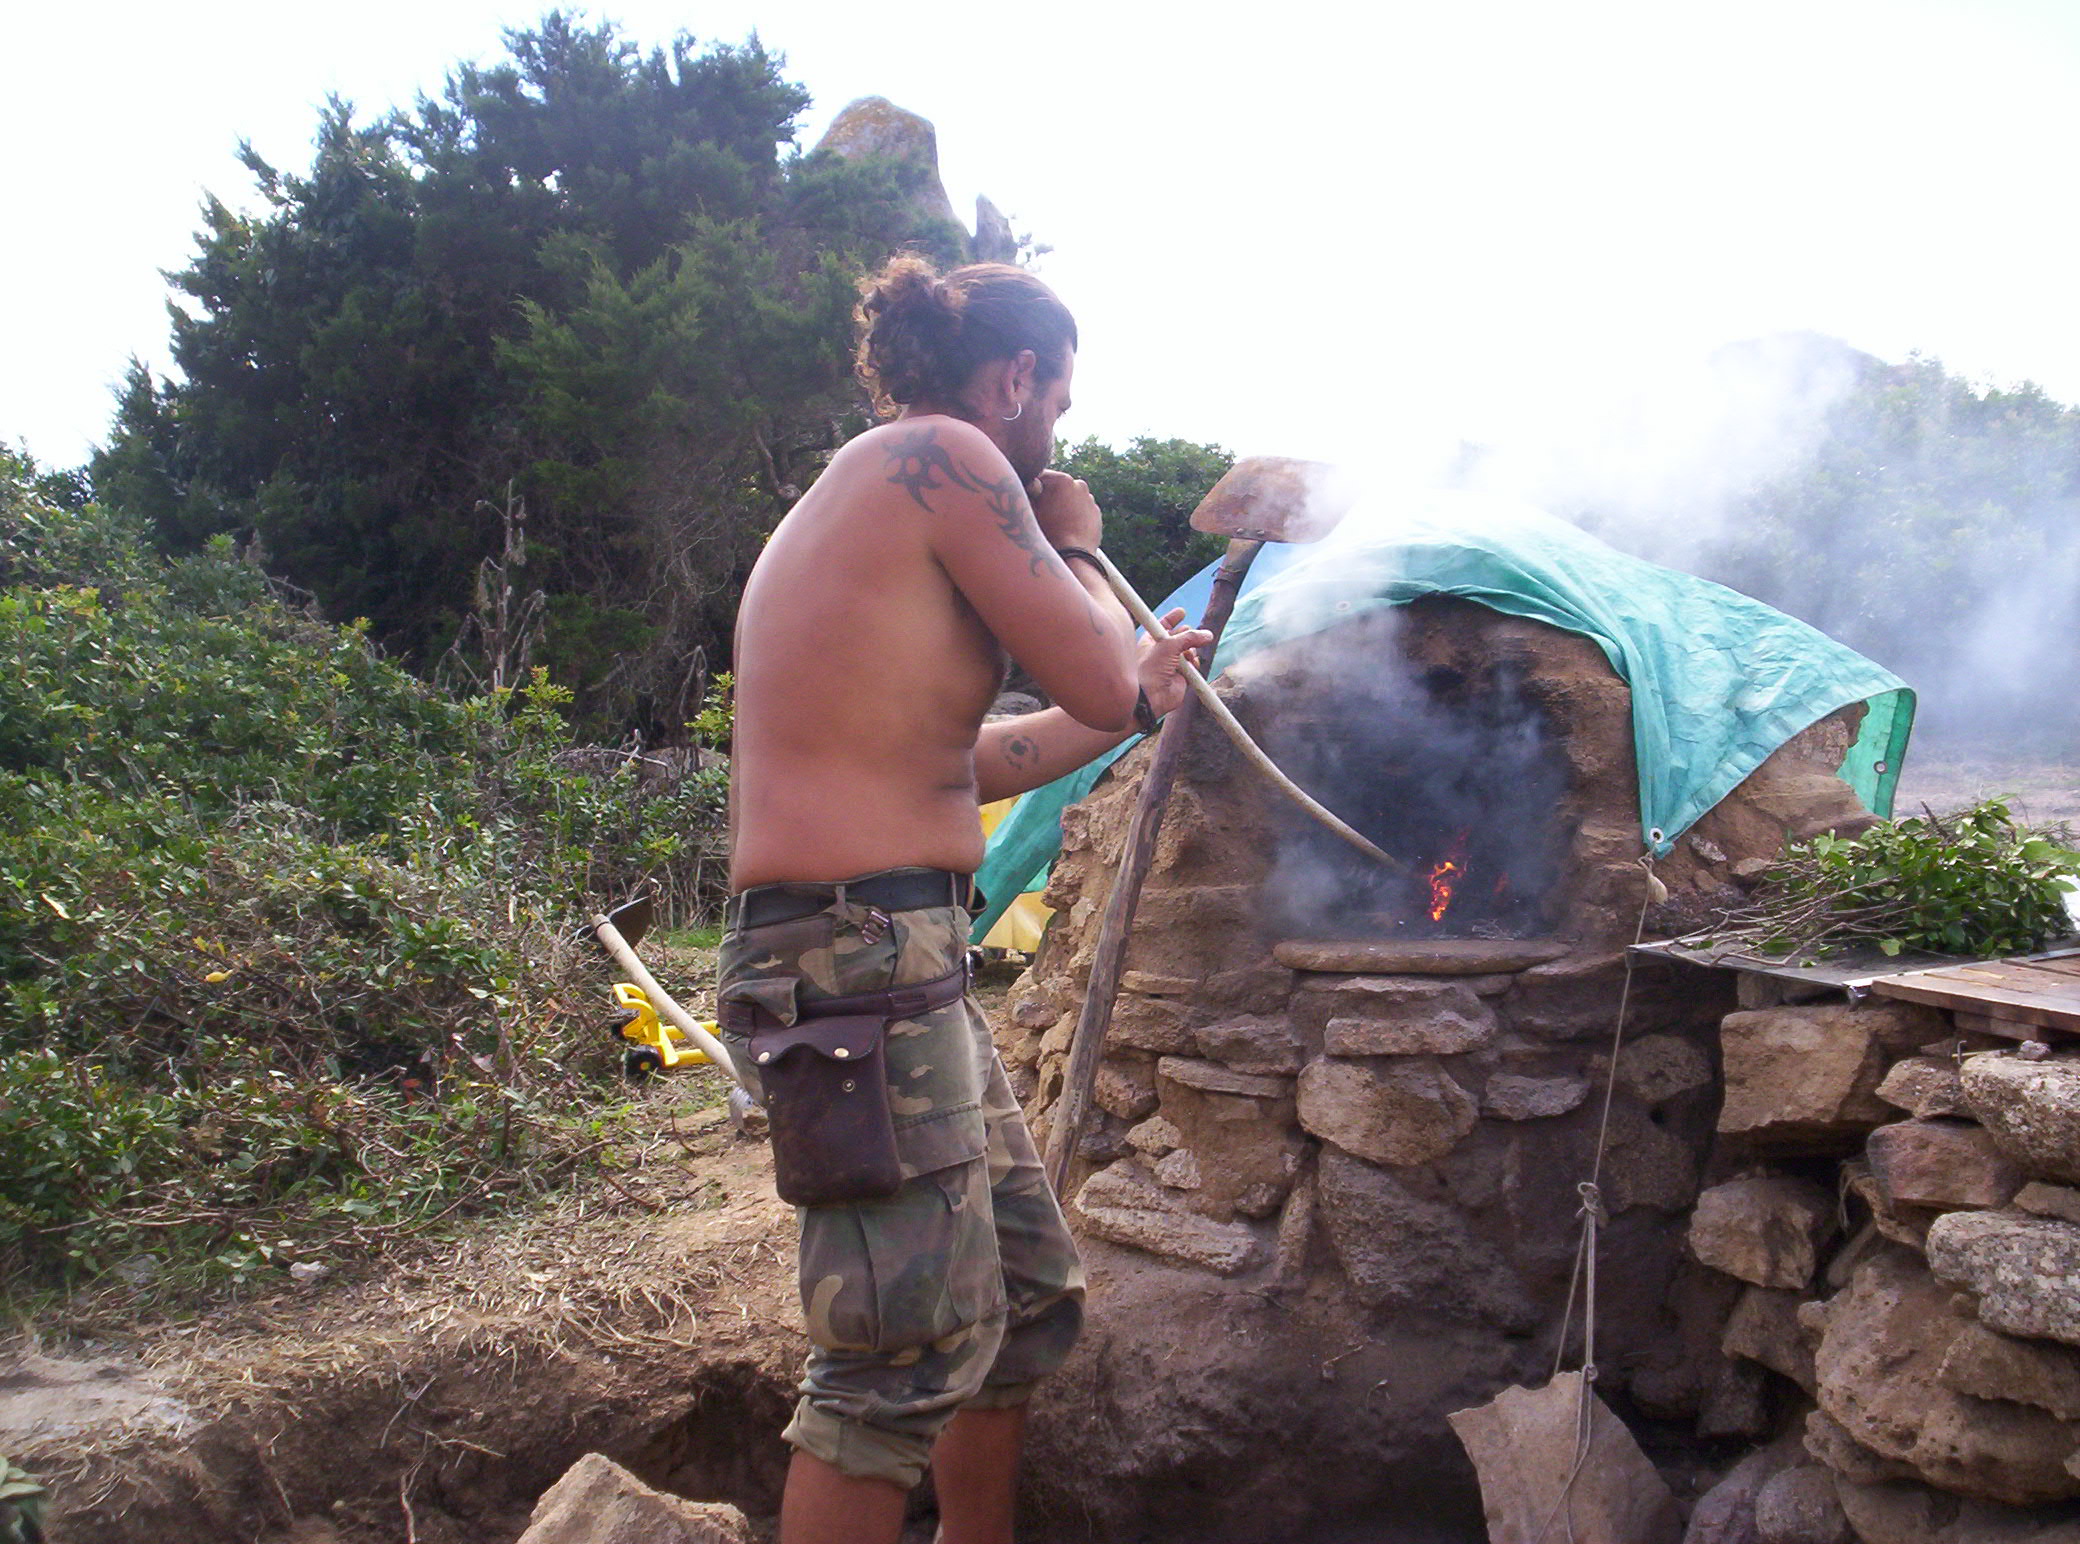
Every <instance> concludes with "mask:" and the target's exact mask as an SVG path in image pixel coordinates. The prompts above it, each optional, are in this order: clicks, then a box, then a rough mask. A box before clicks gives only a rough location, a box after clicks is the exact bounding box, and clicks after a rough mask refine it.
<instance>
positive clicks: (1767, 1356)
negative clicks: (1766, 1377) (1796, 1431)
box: [1719, 1287, 1818, 1394]
mask: <svg viewBox="0 0 2080 1544" xmlns="http://www.w3.org/2000/svg"><path fill="white" fill-rule="evenodd" d="M1800 1302H1801V1299H1800V1297H1799V1295H1798V1294H1797V1293H1796V1292H1788V1291H1782V1290H1775V1289H1772V1288H1769V1287H1749V1288H1748V1289H1747V1290H1746V1291H1745V1292H1743V1293H1742V1294H1741V1300H1740V1301H1739V1302H1738V1303H1736V1304H1734V1306H1733V1312H1732V1313H1731V1314H1729V1315H1728V1316H1727V1319H1726V1330H1725V1334H1724V1335H1723V1336H1722V1337H1721V1339H1720V1342H1719V1346H1720V1349H1721V1350H1723V1351H1724V1352H1725V1353H1726V1354H1727V1355H1728V1356H1739V1357H1746V1358H1747V1359H1748V1360H1749V1361H1751V1362H1755V1363H1758V1364H1760V1365H1761V1366H1764V1367H1767V1368H1768V1369H1769V1370H1770V1371H1771V1372H1773V1373H1776V1374H1778V1375H1779V1376H1781V1377H1785V1378H1789V1379H1790V1380H1791V1381H1792V1382H1793V1383H1796V1384H1797V1385H1798V1386H1799V1387H1800V1388H1802V1389H1804V1390H1805V1391H1806V1392H1807V1393H1808V1394H1810V1393H1812V1392H1813V1388H1814V1382H1815V1379H1814V1373H1813V1346H1814V1343H1815V1341H1816V1340H1817V1339H1818V1337H1817V1336H1815V1335H1812V1334H1810V1333H1808V1332H1807V1330H1806V1328H1805V1326H1804V1325H1802V1324H1801V1323H1800V1322H1799V1318H1798V1310H1799V1305H1800Z"/></svg>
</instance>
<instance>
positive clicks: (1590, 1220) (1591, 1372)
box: [1531, 854, 1668, 1544]
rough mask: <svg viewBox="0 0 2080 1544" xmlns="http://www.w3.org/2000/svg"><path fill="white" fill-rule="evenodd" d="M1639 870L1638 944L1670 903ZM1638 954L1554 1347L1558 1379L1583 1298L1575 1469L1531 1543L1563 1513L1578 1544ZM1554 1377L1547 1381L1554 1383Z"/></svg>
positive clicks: (1648, 863)
mask: <svg viewBox="0 0 2080 1544" xmlns="http://www.w3.org/2000/svg"><path fill="white" fill-rule="evenodd" d="M1639 866H1640V868H1641V869H1643V870H1644V871H1645V873H1646V877H1647V883H1646V886H1645V890H1644V893H1643V894H1642V895H1641V896H1640V902H1639V921H1638V923H1637V925H1636V926H1635V927H1634V928H1633V930H1632V941H1633V943H1634V944H1635V945H1637V944H1638V943H1639V942H1640V941H1641V940H1642V939H1644V938H1645V937H1646V936H1647V908H1648V907H1650V906H1652V905H1653V904H1654V902H1655V901H1656V900H1657V899H1661V900H1665V899H1666V898H1667V896H1668V887H1667V886H1665V885H1664V884H1662V883H1661V876H1660V875H1658V874H1656V873H1655V872H1654V859H1653V857H1652V855H1651V854H1650V855H1648V856H1647V857H1644V858H1641V859H1640V860H1639ZM1632 968H1633V955H1632V951H1631V950H1630V949H1627V950H1626V951H1625V983H1624V985H1623V986H1622V987H1621V988H1620V989H1619V992H1618V1017H1617V1021H1616V1023H1615V1024H1614V1025H1613V1026H1612V1029H1611V1054H1610V1066H1609V1067H1608V1068H1607V1069H1606V1070H1605V1072H1604V1079H1603V1114H1602V1116H1601V1117H1600V1118H1599V1119H1598V1121H1597V1123H1596V1157H1595V1158H1594V1160H1593V1161H1592V1162H1591V1164H1590V1168H1589V1177H1588V1178H1587V1179H1586V1180H1583V1181H1582V1182H1580V1183H1579V1184H1577V1185H1576V1186H1575V1187H1574V1188H1575V1193H1576V1194H1577V1195H1579V1196H1580V1197H1581V1198H1582V1205H1581V1210H1580V1211H1579V1212H1578V1213H1577V1214H1576V1215H1578V1216H1579V1217H1580V1218H1581V1219H1582V1232H1581V1237H1580V1239H1579V1240H1578V1241H1577V1243H1576V1244H1575V1251H1574V1269H1573V1270H1572V1271H1571V1272H1570V1273H1569V1275H1568V1278H1567V1306H1566V1307H1565V1308H1564V1309H1563V1310H1562V1312H1561V1315H1560V1341H1559V1344H1558V1345H1556V1346H1555V1347H1554V1348H1553V1378H1558V1377H1559V1376H1560V1367H1561V1364H1562V1363H1563V1362H1564V1361H1565V1360H1566V1359H1567V1334H1568V1331H1569V1330H1571V1329H1572V1328H1573V1327H1574V1304H1575V1297H1576V1295H1577V1294H1578V1293H1579V1295H1580V1297H1581V1300H1582V1384H1581V1390H1580V1393H1579V1394H1578V1396H1577V1397H1576V1400H1575V1409H1574V1422H1575V1429H1574V1441H1575V1447H1574V1466H1573V1467H1572V1468H1570V1469H1569V1470H1568V1471H1567V1479H1566V1481H1565V1483H1563V1484H1562V1485H1561V1487H1560V1495H1559V1498H1558V1499H1557V1500H1556V1501H1554V1503H1553V1509H1552V1511H1550V1512H1548V1513H1547V1514H1546V1520H1545V1523H1544V1525H1543V1526H1541V1527H1540V1528H1539V1530H1538V1533H1537V1534H1536V1535H1535V1536H1534V1537H1533V1538H1532V1540H1531V1544H1544V1539H1545V1537H1546V1535H1547V1534H1548V1533H1550V1532H1552V1529H1553V1524H1554V1523H1555V1522H1556V1521H1558V1520H1559V1519H1560V1518H1561V1517H1562V1515H1563V1511H1564V1515H1565V1517H1566V1521H1567V1538H1568V1544H1574V1512H1573V1509H1572V1508H1571V1507H1569V1506H1568V1502H1569V1500H1570V1499H1571V1498H1572V1497H1573V1495H1574V1482H1575V1481H1576V1480H1577V1479H1578V1478H1580V1476H1581V1472H1582V1466H1583V1465H1584V1464H1586V1463H1587V1462H1588V1461H1589V1438H1590V1421H1589V1417H1590V1414H1591V1412H1592V1410H1593V1408H1594V1407H1593V1406H1592V1405H1591V1404H1590V1400H1591V1398H1593V1397H1594V1389H1595V1384H1596V1375H1597V1373H1596V1241H1597V1233H1598V1230H1599V1229H1600V1228H1601V1226H1602V1224H1603V1223H1604V1222H1605V1221H1606V1220H1608V1218H1609V1215H1610V1214H1609V1213H1608V1212H1606V1211H1605V1210H1604V1206H1603V1188H1602V1187H1603V1158H1604V1154H1605V1152H1606V1151H1608V1149H1609V1147H1610V1135H1611V1103H1612V1101H1613V1099H1614V1098H1615V1097H1616V1095H1617V1091H1618V1052H1619V1051H1620V1050H1622V1049H1623V1048H1624V1044H1625V1018H1626V1014H1627V1012H1628V1011H1629V1010H1630V1008H1631V1006H1632ZM1551 1381H1552V1379H1550V1378H1549V1379H1548V1380H1547V1382H1548V1383H1550V1382H1551Z"/></svg>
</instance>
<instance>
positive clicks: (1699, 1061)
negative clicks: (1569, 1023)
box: [1618, 1035, 1712, 1109]
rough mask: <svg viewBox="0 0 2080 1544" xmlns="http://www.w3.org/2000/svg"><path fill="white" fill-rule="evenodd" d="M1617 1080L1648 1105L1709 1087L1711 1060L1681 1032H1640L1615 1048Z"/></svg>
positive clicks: (1650, 1106)
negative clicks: (1617, 1048)
mask: <svg viewBox="0 0 2080 1544" xmlns="http://www.w3.org/2000/svg"><path fill="white" fill-rule="evenodd" d="M1618 1082H1619V1084H1620V1085H1621V1086H1622V1087H1624V1088H1625V1089H1626V1090H1627V1091H1629V1092H1630V1093H1631V1094H1632V1096H1633V1097H1634V1098H1635V1099H1637V1100H1639V1102H1640V1103H1641V1104H1644V1105H1646V1106H1647V1107H1648V1108H1649V1109H1655V1108H1658V1107H1659V1106H1661V1105H1664V1104H1667V1103H1668V1102H1669V1100H1671V1099H1679V1098H1681V1097H1682V1096H1683V1095H1684V1094H1691V1093H1695V1092H1697V1090H1699V1089H1701V1088H1709V1087H1710V1086H1711V1084H1712V1062H1711V1058H1710V1057H1708V1056H1706V1055H1705V1053H1704V1051H1703V1049H1702V1048H1701V1047H1700V1046H1698V1045H1696V1044H1695V1043H1693V1042H1692V1041H1689V1040H1685V1039H1683V1038H1682V1037H1681V1036H1680V1035H1642V1036H1640V1037H1639V1039H1637V1040H1633V1041H1629V1042H1627V1043H1626V1044H1625V1045H1624V1046H1623V1047H1622V1048H1621V1049H1620V1050H1619V1052H1618Z"/></svg>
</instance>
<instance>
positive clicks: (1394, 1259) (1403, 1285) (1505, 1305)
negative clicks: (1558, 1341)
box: [1314, 1147, 1541, 1330]
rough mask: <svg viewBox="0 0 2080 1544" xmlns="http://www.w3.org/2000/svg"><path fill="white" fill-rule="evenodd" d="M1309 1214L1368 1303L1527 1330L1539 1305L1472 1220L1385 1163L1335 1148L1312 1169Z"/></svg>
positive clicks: (1355, 1289)
mask: <svg viewBox="0 0 2080 1544" xmlns="http://www.w3.org/2000/svg"><path fill="white" fill-rule="evenodd" d="M1316 1186H1317V1189H1318V1199H1317V1202H1316V1205H1315V1213H1314V1214H1315V1216H1316V1217H1317V1218H1318V1219H1319V1220H1320V1222H1321V1223H1322V1225H1323V1227H1324V1228H1325V1229H1326V1230H1327V1232H1328V1235H1329V1241H1330V1243H1331V1244H1332V1245H1333V1246H1334V1247H1335V1250H1336V1258H1337V1260H1338V1262H1339V1263H1340V1264H1341V1265H1342V1266H1343V1272H1344V1274H1345V1275H1346V1276H1347V1277H1348V1278H1349V1279H1350V1283H1351V1290H1352V1292H1353V1293H1354V1294H1355V1295H1356V1296H1357V1298H1358V1300H1359V1301H1360V1302H1361V1303H1364V1304H1365V1305H1366V1306H1367V1307H1372V1308H1379V1307H1387V1306H1391V1307H1395V1308H1405V1309H1420V1310H1422V1311H1424V1312H1428V1313H1438V1314H1442V1315H1445V1316H1446V1317H1453V1318H1477V1319H1482V1320H1486V1321H1488V1322H1490V1323H1493V1324H1496V1325H1500V1326H1501V1327H1503V1328H1505V1329H1518V1330H1528V1329H1530V1328H1531V1327H1532V1326H1533V1325H1535V1324H1537V1323H1539V1322H1540V1318H1541V1312H1540V1307H1539V1305H1538V1304H1537V1303H1535V1302H1534V1301H1533V1300H1532V1298H1531V1295H1530V1294H1529V1293H1528V1292H1527V1291H1526V1290H1525V1288H1524V1284H1523V1282H1522V1281H1520V1280H1519V1279H1518V1277H1517V1275H1516V1272H1515V1271H1513V1270H1512V1269H1511V1268H1510V1266H1509V1264H1508V1262H1507V1261H1506V1260H1504V1259H1503V1257H1502V1255H1501V1253H1500V1252H1499V1251H1498V1250H1497V1249H1496V1248H1495V1247H1494V1246H1493V1245H1492V1244H1490V1243H1488V1242H1487V1241H1486V1240H1484V1239H1481V1238H1479V1237H1477V1236H1475V1234H1474V1232H1473V1230H1472V1222H1471V1219H1470V1218H1468V1217H1467V1216H1465V1215H1464V1214H1463V1213H1461V1212H1459V1211H1457V1210H1455V1209H1454V1208H1452V1207H1449V1206H1442V1205H1440V1204H1438V1203H1437V1202H1435V1201H1431V1200H1426V1199H1425V1198H1423V1197H1421V1196H1419V1195H1417V1194H1416V1193H1415V1192H1414V1191H1412V1190H1410V1189H1409V1188H1408V1187H1407V1186H1406V1185H1405V1184H1403V1183H1402V1182H1401V1181H1400V1180H1398V1179H1396V1178H1395V1177H1394V1176H1393V1175H1392V1174H1390V1173H1388V1172H1387V1171H1386V1170H1385V1169H1382V1168H1378V1167H1376V1166H1374V1165H1372V1164H1369V1163H1365V1162H1363V1161H1362V1160H1360V1159H1357V1158H1353V1157H1351V1156H1350V1155H1349V1154H1347V1153H1344V1152H1341V1151H1339V1150H1338V1149H1336V1148H1333V1147H1327V1148H1324V1149H1323V1150H1322V1154H1321V1160H1320V1167H1319V1169H1318V1170H1317V1173H1316Z"/></svg>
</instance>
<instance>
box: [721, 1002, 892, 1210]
mask: <svg viewBox="0 0 2080 1544" xmlns="http://www.w3.org/2000/svg"><path fill="white" fill-rule="evenodd" d="M763 1017H764V1015H760V1018H763ZM887 1030H888V1020H887V1019H886V1018H884V1017H883V1016H882V1015H881V1014H878V1013H874V1014H847V1015H845V1016H843V1017H833V1018H805V1019H802V1020H801V1021H800V1022H798V1023H794V1024H771V1023H770V1022H768V1023H766V1024H762V1025H761V1026H760V1027H759V1028H758V1029H756V1030H755V1031H754V1032H753V1033H752V1036H751V1059H752V1061H753V1062H754V1063H755V1064H756V1066H757V1068H758V1080H759V1084H760V1086H761V1087H762V1088H763V1089H764V1091H765V1096H766V1118H767V1120H768V1121H770V1122H771V1126H772V1140H773V1180H774V1185H775V1188H777V1189H778V1190H779V1192H780V1199H781V1200H783V1201H791V1202H793V1203H794V1204H795V1205H796V1206H826V1205H829V1204H831V1203H833V1202H837V1201H879V1200H884V1199H886V1198H887V1197H889V1196H892V1195H894V1194H895V1193H896V1191H897V1189H898V1188H899V1187H900V1186H901V1185H902V1183H903V1165H902V1162H901V1160H900V1159H899V1158H898V1157H897V1156H896V1133H895V1123H894V1120H893V1119H892V1117H891V1116H890V1114H889V1108H888V1065H887V1057H886V1055H885V1054H884V1052H883V1049H882V1047H883V1040H884V1037H885V1035H886V1033H887Z"/></svg>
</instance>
